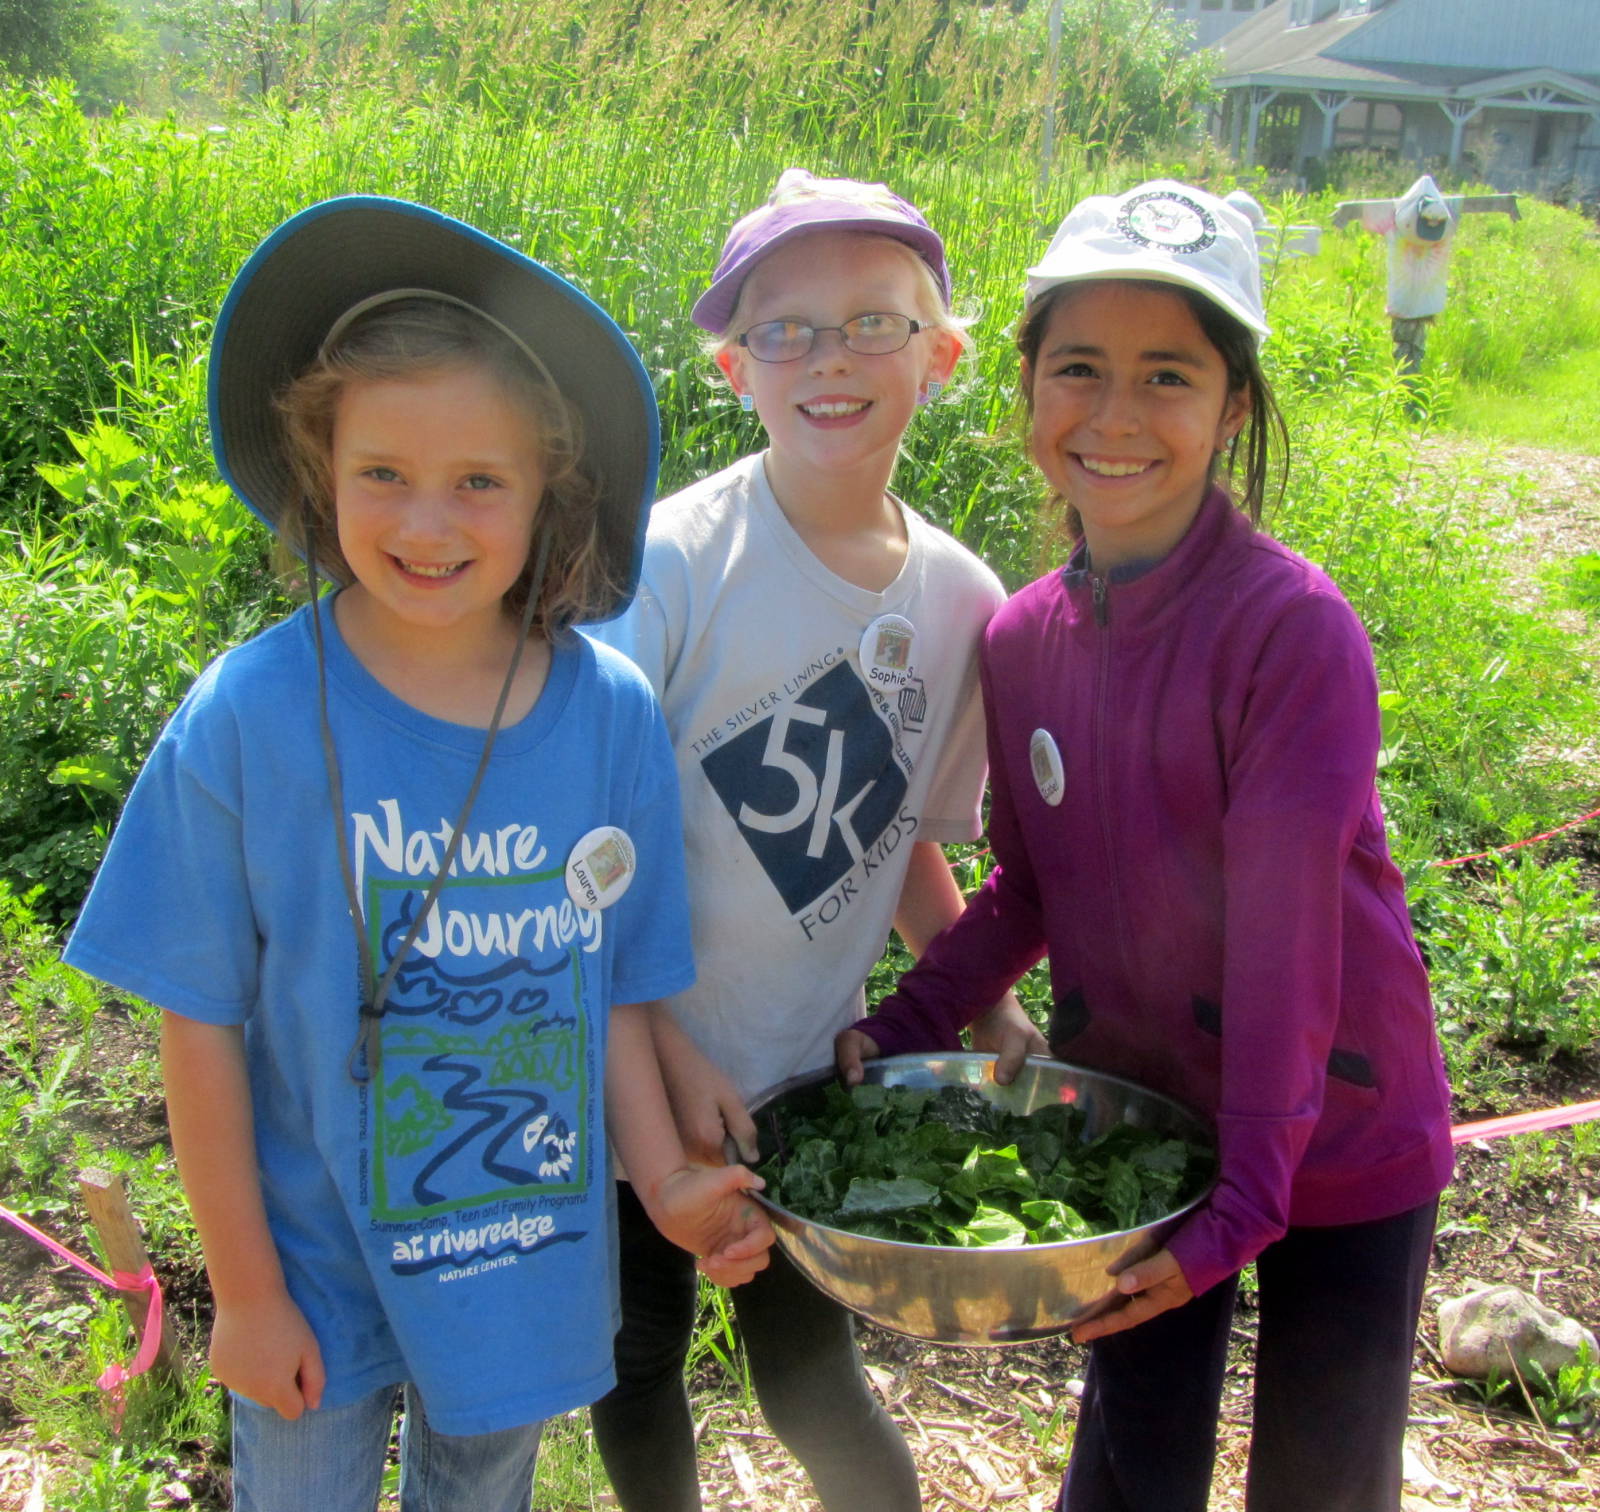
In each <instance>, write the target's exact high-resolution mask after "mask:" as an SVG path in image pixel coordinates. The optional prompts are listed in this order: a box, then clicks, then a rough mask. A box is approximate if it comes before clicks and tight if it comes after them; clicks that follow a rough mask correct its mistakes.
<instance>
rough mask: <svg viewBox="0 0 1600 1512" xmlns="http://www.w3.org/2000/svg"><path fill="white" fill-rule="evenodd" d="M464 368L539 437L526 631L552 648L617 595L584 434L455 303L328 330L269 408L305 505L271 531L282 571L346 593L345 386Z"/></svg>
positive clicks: (371, 316) (418, 303) (522, 583)
mask: <svg viewBox="0 0 1600 1512" xmlns="http://www.w3.org/2000/svg"><path fill="white" fill-rule="evenodd" d="M467 367H479V368H482V369H483V370H484V371H486V372H487V373H489V374H490V375H491V376H492V377H493V378H494V379H495V380H496V382H498V383H500V384H501V385H502V386H503V387H504V389H505V391H506V394H507V395H508V397H510V398H511V399H512V400H514V401H515V402H516V403H518V404H520V405H522V407H523V408H524V409H525V410H526V412H527V414H528V418H529V422H530V424H531V425H532V426H533V429H534V431H535V432H536V437H537V444H538V449H539V457H540V462H541V464H542V465H543V468H544V474H545V476H544V492H543V494H542V495H541V496H540V499H539V508H538V513H537V514H536V516H535V519H534V532H535V534H536V535H539V536H542V537H544V540H545V542H546V543H547V545H546V550H547V562H546V566H545V572H544V581H543V583H542V584H540V585H538V589H537V591H538V602H537V603H536V604H535V606H534V611H533V616H532V620H531V628H532V629H533V630H534V631H535V632H536V633H539V634H542V635H544V636H546V637H552V638H553V637H555V636H558V635H560V634H561V633H562V632H563V631H564V630H566V629H567V627H569V626H570V625H572V624H573V623H575V622H577V621H581V620H584V619H589V618H592V617H594V616H595V615H597V614H600V613H603V612H604V611H605V609H606V608H607V607H608V606H609V605H610V604H611V603H613V602H614V601H615V597H616V594H617V592H618V585H617V584H615V583H613V582H611V581H610V579H609V576H608V574H607V572H606V569H605V566H604V559H603V557H602V554H601V551H600V541H599V518H598V509H597V499H598V495H599V489H598V487H597V486H596V483H595V481H594V479H593V478H592V477H591V476H590V475H589V473H588V472H587V471H586V470H585V468H584V467H583V465H582V464H583V439H584V438H583V434H582V426H581V423H580V420H579V416H578V413H577V411H576V410H575V409H574V408H573V406H572V405H570V404H569V403H568V402H567V401H566V399H564V398H563V397H562V395H561V393H560V392H559V391H558V390H557V389H556V388H555V386H554V384H553V383H552V382H551V381H550V378H549V376H548V374H545V373H544V372H543V371H542V368H541V366H540V365H538V363H537V359H534V358H532V355H531V354H530V353H529V352H528V351H527V350H526V349H525V348H523V347H522V345H521V344H520V342H518V341H517V340H516V339H515V338H514V337H512V336H511V335H510V334H509V333H507V332H506V331H504V330H503V329H502V328H501V327H500V326H499V325H498V324H497V323H495V322H493V321H491V320H490V319H488V318H487V317H486V316H482V315H479V314H478V313H477V312H475V311H473V310H472V309H471V308H470V307H469V306H466V305H461V304H458V303H456V302H455V301H446V300H443V299H436V298H432V297H430V296H428V295H427V294H425V293H418V294H415V295H412V294H407V295H406V296H405V297H403V298H398V299H395V300H393V301H390V302H387V303H384V304H380V305H375V306H373V307H372V308H370V309H366V310H361V311H359V312H358V313H357V314H355V315H354V316H353V317H351V318H349V319H347V320H346V321H345V322H343V323H342V324H341V325H340V326H338V327H336V328H335V330H334V332H333V333H332V334H331V335H330V337H329V339H328V340H327V341H326V342H324V344H323V348H322V350H321V351H320V352H318V353H317V355H316V357H315V358H314V359H313V360H312V362H311V363H310V365H309V366H307V367H306V368H305V369H304V370H303V371H302V372H301V373H300V374H299V375H298V376H297V377H295V378H293V379H291V380H290V382H289V383H288V384H287V385H286V386H285V387H284V388H283V389H282V390H281V391H280V392H279V393H278V395H277V396H276V399H275V401H274V402H275V404H276V406H277V410H278V414H279V417H280V420H281V422H282V425H283V439H284V449H285V452H286V455H287V459H288V461H289V464H290V467H291V468H292V470H293V472H294V477H295V481H296V483H297V484H298V485H299V489H300V494H301V498H302V500H303V501H304V502H303V507H302V508H300V509H288V510H285V511H284V515H283V519H282V521H281V522H280V524H279V527H278V541H279V549H280V552H281V553H282V558H283V565H285V566H290V565H291V564H292V563H293V559H294V558H297V557H298V558H304V559H307V560H310V561H312V562H314V564H315V566H316V568H317V570H319V571H322V572H326V573H327V575H328V576H329V577H331V578H333V579H334V580H335V581H336V582H339V583H341V584H348V583H350V582H352V581H354V578H355V574H354V573H353V572H352V571H351V569H350V564H349V563H348V562H347V561H346V560H345V557H344V553H343V551H342V550H340V547H339V530H338V520H337V513H336V507H335V500H334V483H333V425H334V418H335V415H336V413H337V411H338V407H339V400H340V397H341V396H342V395H343V393H344V391H345V388H346V386H347V385H348V384H350V383H352V382H364V383H384V382H400V381H404V380H406V379H408V378H415V377H417V376H418V375H419V374H423V373H439V372H450V371H452V370H455V369H460V368H467ZM535 558H536V553H535V551H534V549H533V543H532V542H531V541H530V542H529V551H528V561H527V563H526V564H525V565H524V567H523V570H522V573H521V575H520V576H519V577H518V579H517V581H516V582H515V583H513V584H512V585H511V587H510V588H509V589H508V590H507V591H506V595H505V600H504V602H505V607H506V610H507V612H508V613H509V614H511V615H513V616H520V615H521V614H522V612H523V610H524V608H525V607H526V606H527V603H528V596H529V594H530V593H533V592H535V585H534V583H533V575H534V570H535V568H534V562H535Z"/></svg>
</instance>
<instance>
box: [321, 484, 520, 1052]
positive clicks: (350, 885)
mask: <svg viewBox="0 0 1600 1512" xmlns="http://www.w3.org/2000/svg"><path fill="white" fill-rule="evenodd" d="M301 507H302V510H303V512H304V515H305V517H306V524H307V526H308V527H309V525H310V523H311V518H310V517H311V505H310V501H309V500H304V501H302V505H301ZM304 539H305V542H306V570H307V577H308V579H309V583H310V589H311V633H312V639H313V641H314V643H315V645H316V652H317V714H318V723H319V728H320V732H321V737H322V762H323V766H324V768H325V769H326V771H327V774H328V795H329V797H330V799H331V800H332V803H333V828H334V836H335V839H336V840H337V842H338V846H339V874H340V877H341V879H342V880H343V882H344V896H345V905H346V907H347V909H348V910H349V915H350V924H351V927H352V929H354V931H355V942H356V962H357V965H358V968H359V970H360V974H361V1003H360V1006H359V1008H358V1010H357V1011H358V1013H359V1016H360V1029H359V1030H358V1032H357V1035H356V1042H355V1044H354V1045H352V1046H351V1048H350V1055H349V1059H348V1060H347V1061H346V1070H347V1071H348V1072H349V1074H350V1079H351V1080H352V1081H354V1082H363V1083H364V1082H367V1081H370V1080H371V1079H372V1076H373V1074H374V1073H375V1072H376V1071H377V1069H378V1064H379V1062H380V1060H381V1059H382V1038H381V1036H380V1034H379V1023H380V1021H381V1020H382V1018H383V1009H384V1004H385V1003H386V1002H387V1001H388V997H389V991H390V989H391V988H392V987H393V986H394V979H395V977H396V975H398V973H399V971H400V967H401V966H402V964H404V962H405V958H406V956H407V955H409V954H410V952H411V947H412V946H413V945H415V944H416V941H417V936H418V935H420V934H421V933H422V928H423V926H424V925H425V924H426V923H427V922H428V918H429V915H430V914H432V912H433V908H434V904H435V903H436V902H437V900H438V897H439V893H440V891H441V890H442V889H443V887H444V883H445V878H446V877H448V876H449V875H450V868H451V867H452V866H453V865H454V864H455V859H456V853H457V852H458V851H459V850H460V848H461V837H462V835H463V834H464V833H465V832H466V828H467V821H468V819H469V818H470V817H471V815H472V806H473V804H474V803H476V802H477V798H478V789H479V788H480V787H482V786H483V777H484V773H485V772H486V771H488V769H489V757H490V755H491V754H492V753H493V751H494V740H495V736H496V735H497V734H498V733H499V730H500V723H501V720H502V718H503V717H504V715H505V710H506V704H507V702H508V701H509V700H510V698H511V689H512V686H513V684H514V683H515V682H516V677H517V668H518V667H519V666H521V664H522V652H523V649H524V647H526V645H527V644H528V636H529V633H530V632H531V630H532V628H533V615H534V609H535V607H536V606H537V604H538V602H539V598H540V595H541V594H542V592H543V590H544V577H545V569H546V567H547V566H548V564H549V559H550V536H549V534H548V532H541V533H540V536H539V543H538V545H537V546H536V547H535V548H534V559H533V577H532V579H531V580H530V581H529V584H528V601H527V603H526V604H524V605H523V609H522V622H521V629H520V632H519V633H518V635H517V640H516V644H515V645H514V646H513V647H512V648H511V662H510V664H509V665H508V666H507V667H506V675H505V680H504V681H503V682H502V683H501V684H500V696H499V697H498V698H497V699H496V700H495V705H494V713H493V714H492V715H491V716H490V719H489V728H488V730H487V731H486V732H485V733H484V737H483V751H482V753H481V754H480V755H479V757H478V766H477V770H476V771H474V772H473V774H472V781H471V783H470V784H469V785H468V787H467V796H466V798H465V799H464V800H463V801H462V804H461V812H460V813H459V814H457V815H456V821H455V824H454V825H453V826H452V827H451V834H450V843H449V844H448V845H447V846H446V847H445V852H444V858H443V860H441V861H440V863H439V869H438V871H437V872H436V873H435V874H434V878H433V881H432V882H431V883H430V884H429V886H428V891H427V894H426V895H425V896H424V897H423V900H422V906H421V908H419V909H418V910H417V916H416V918H414V919H413V920H412V921H411V927H410V928H409V929H408V930H407V931H406V935H405V938H404V939H403V940H402V941H401V942H400V947H399V949H397V950H396V951H395V953H394V955H393V956H392V957H391V958H390V961H389V965H388V967H387V968H386V969H385V971H384V973H383V977H382V979H381V980H377V981H375V980H374V973H373V969H372V955H371V952H370V951H369V949H368V945H367V924H366V915H365V913H364V912H363V910H362V907H361V897H360V894H359V893H358V892H357V890H356V877H355V867H354V866H353V864H352V863H351V860H350V837H349V835H348V834H347V833H346V827H345V806H344V781H343V779H342V778H341V776H340V773H339V756H338V752H337V751H336V750H335V749H334V745H333V726H332V724H331V722H330V721H329V718H328V660H327V652H326V648H325V646H324V643H323V634H322V607H321V603H320V598H321V594H320V591H319V580H318V577H317V553H316V547H315V545H314V544H313V540H314V537H313V535H312V533H311V531H310V529H309V528H308V529H307V530H306V531H305V534H304Z"/></svg>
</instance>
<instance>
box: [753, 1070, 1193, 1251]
mask: <svg viewBox="0 0 1600 1512" xmlns="http://www.w3.org/2000/svg"><path fill="white" fill-rule="evenodd" d="M774 1111H775V1114H776V1116H775V1117H774V1119H773V1121H772V1122H771V1123H770V1124H769V1125H768V1127H767V1130H766V1138H765V1140H764V1144H763V1154H764V1155H765V1154H766V1153H767V1150H768V1149H769V1148H771V1147H773V1146H775V1149H774V1150H773V1153H772V1154H771V1156H770V1158H767V1159H765V1160H764V1161H763V1163H762V1164H761V1166H760V1167H759V1170H760V1174H761V1175H762V1176H763V1177H764V1178H765V1180H766V1182H767V1188H766V1192H765V1196H766V1197H767V1198H768V1199H769V1200H770V1201H772V1202H774V1203H777V1204H778V1205H779V1206H781V1207H784V1208H787V1209H788V1210H789V1211H790V1212H792V1213H795V1214H796V1215H798V1216H799V1217H801V1218H805V1219H809V1220H811V1221H814V1222H817V1223H822V1224H826V1225H828V1226H829V1227H831V1228H838V1229H845V1230H848V1231H849V1232H851V1233H856V1234H864V1235H868V1236H870V1237H873V1238H878V1239H893V1240H898V1241H900V1242H903V1243H911V1244H933V1245H955V1246H960V1247H963V1248H983V1247H1006V1246H1009V1247H1015V1246H1019V1245H1025V1244H1053V1243H1057V1242H1059V1241H1062V1240H1070V1239H1085V1238H1089V1237H1091V1236H1093V1235H1097V1234H1106V1233H1115V1232H1119V1231H1122V1230H1127V1229H1134V1228H1139V1227H1141V1226H1143V1225H1145V1224H1149V1223H1153V1222H1155V1221H1157V1220H1158V1219H1161V1218H1164V1217H1166V1216H1167V1215H1168V1214H1170V1213H1173V1212H1175V1211H1176V1210H1177V1209H1179V1208H1181V1207H1183V1206H1184V1205H1185V1204H1186V1203H1188V1202H1189V1201H1191V1200H1192V1199H1193V1198H1194V1197H1195V1196H1197V1195H1198V1194H1199V1193H1200V1192H1201V1191H1203V1190H1204V1188H1205V1186H1206V1183H1207V1182H1209V1181H1210V1179H1211V1177H1212V1174H1213V1168H1214V1158H1213V1154H1212V1150H1211V1149H1210V1147H1209V1146H1206V1145H1200V1144H1193V1143H1190V1142H1188V1141H1186V1140H1184V1139H1180V1138H1176V1137H1173V1136H1172V1135H1170V1134H1166V1133H1162V1132H1159V1131H1157V1130H1153V1129H1148V1128H1141V1127H1138V1126H1136V1125H1134V1124H1131V1123H1119V1124H1116V1125H1114V1126H1113V1127H1111V1128H1110V1129H1107V1130H1105V1131H1104V1132H1103V1133H1101V1134H1099V1135H1098V1136H1096V1137H1094V1138H1086V1137H1085V1117H1084V1113H1083V1111H1082V1109H1080V1108H1078V1107H1076V1106H1073V1105H1071V1104H1066V1103H1052V1104H1048V1105H1046V1106H1043V1107H1040V1108H1037V1109H1035V1110H1034V1111H1033V1112H1031V1113H1027V1114H1021V1113H1015V1112H1012V1111H1010V1110H1008V1109H1006V1108H1003V1107H1000V1106H998V1105H997V1104H996V1103H994V1102H992V1101H990V1100H989V1099H988V1098H986V1097H984V1096H982V1095H980V1094H979V1093H978V1092H976V1091H974V1090H973V1089H971V1088H970V1087H957V1086H944V1087H937V1088H924V1087H909V1086H884V1085H875V1084H872V1083H864V1084H863V1085H861V1086H857V1087H854V1088H851V1089H849V1090H848V1091H847V1090H846V1089H845V1088H843V1087H841V1086H839V1085H838V1084H837V1083H832V1084H829V1085H827V1086H825V1087H822V1088H820V1089H819V1095H818V1096H816V1097H812V1098H806V1099H803V1100H800V1101H797V1102H795V1103H794V1104H792V1105H788V1104H786V1105H784V1106H783V1107H781V1108H779V1109H776V1110H774Z"/></svg>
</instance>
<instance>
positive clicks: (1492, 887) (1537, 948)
mask: <svg viewBox="0 0 1600 1512" xmlns="http://www.w3.org/2000/svg"><path fill="white" fill-rule="evenodd" d="M1489 865H1490V874H1489V877H1488V880H1487V884H1486V888H1485V891H1484V892H1483V893H1482V894H1481V895H1479V896H1474V895H1472V894H1471V893H1469V892H1466V891H1463V892H1462V893H1460V894H1459V895H1458V896H1457V897H1456V898H1455V899H1454V901H1452V902H1450V903H1448V904H1447V905H1446V906H1445V908H1444V911H1443V917H1442V919H1441V921H1440V922H1439V924H1438V925H1437V926H1436V927H1435V928H1434V929H1432V930H1431V931H1430V932H1429V933H1428V936H1427V940H1428V945H1429V948H1430V952H1431V962H1432V968H1433V980H1434V986H1435V992H1436V995H1437V997H1438V999H1439V1002H1440V1008H1441V1018H1442V1019H1443V1020H1444V1021H1445V1022H1444V1026H1443V1027H1444V1029H1445V1031H1446V1036H1447V1038H1446V1044H1447V1045H1448V1044H1449V1043H1450V1037H1451V1036H1452V1031H1454V1033H1455V1037H1458V1038H1459V1037H1460V1031H1461V1029H1462V1028H1463V1027H1464V1028H1465V1029H1466V1030H1467V1032H1468V1034H1469V1035H1470V1034H1471V1033H1477V1034H1479V1035H1483V1034H1492V1035H1493V1036H1494V1037H1495V1038H1496V1039H1498V1040H1500V1041H1503V1042H1507V1043H1512V1044H1518V1043H1523V1044H1526V1043H1532V1044H1536V1045H1538V1046H1541V1047H1542V1048H1543V1050H1544V1051H1545V1053H1555V1052H1558V1051H1563V1050H1565V1051H1577V1050H1582V1049H1584V1048H1585V1047H1587V1046H1588V1045H1590V1044H1592V1043H1594V1042H1595V1040H1596V1039H1597V1038H1600V981H1597V980H1596V978H1595V976H1594V972H1595V969H1596V967H1597V966H1600V940H1595V939H1593V938H1591V931H1592V929H1593V925H1594V922H1595V919H1596V908H1595V899H1594V895H1593V894H1592V893H1588V892H1585V891H1584V890H1583V889H1582V888H1581V887H1580V886H1579V885H1578V882H1577V872H1576V866H1575V863H1573V862H1571V861H1558V862H1555V863H1552V864H1550V865H1546V866H1541V865H1539V864H1538V863H1537V862H1536V861H1533V860H1531V859H1526V858H1523V857H1511V858H1507V857H1504V856H1500V855H1496V856H1494V857H1492V858H1491V859H1490V862H1489Z"/></svg>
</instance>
